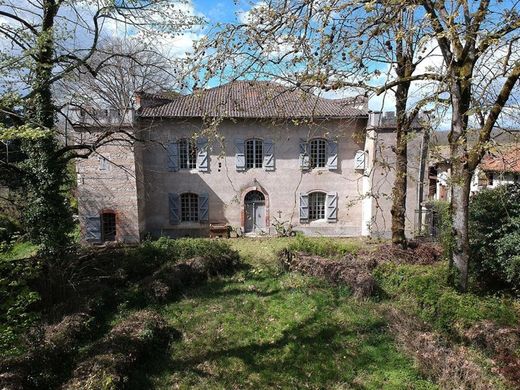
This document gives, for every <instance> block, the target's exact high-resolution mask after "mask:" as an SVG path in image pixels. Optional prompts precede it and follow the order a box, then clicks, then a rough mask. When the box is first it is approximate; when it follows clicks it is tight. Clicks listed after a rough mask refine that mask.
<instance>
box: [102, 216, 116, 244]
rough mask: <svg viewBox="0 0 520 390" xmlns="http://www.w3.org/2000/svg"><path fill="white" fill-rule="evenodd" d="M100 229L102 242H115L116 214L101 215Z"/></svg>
mask: <svg viewBox="0 0 520 390" xmlns="http://www.w3.org/2000/svg"><path fill="white" fill-rule="evenodd" d="M101 229H102V234H103V241H115V240H116V214H115V213H112V212H107V213H103V214H101Z"/></svg>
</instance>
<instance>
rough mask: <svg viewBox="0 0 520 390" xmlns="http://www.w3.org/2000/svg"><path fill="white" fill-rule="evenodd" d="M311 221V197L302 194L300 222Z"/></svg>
mask: <svg viewBox="0 0 520 390" xmlns="http://www.w3.org/2000/svg"><path fill="white" fill-rule="evenodd" d="M308 220H309V195H308V194H304V193H301V194H300V222H307V221H308Z"/></svg>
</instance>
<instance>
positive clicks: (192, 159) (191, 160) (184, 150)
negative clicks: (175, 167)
mask: <svg viewBox="0 0 520 390" xmlns="http://www.w3.org/2000/svg"><path fill="white" fill-rule="evenodd" d="M179 165H180V168H181V169H194V168H196V167H197V146H196V145H195V141H193V140H192V139H186V138H183V139H181V140H180V141H179Z"/></svg>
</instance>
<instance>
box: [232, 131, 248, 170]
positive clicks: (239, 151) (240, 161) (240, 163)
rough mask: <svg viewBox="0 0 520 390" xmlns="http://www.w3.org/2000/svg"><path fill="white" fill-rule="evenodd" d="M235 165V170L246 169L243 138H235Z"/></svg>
mask: <svg viewBox="0 0 520 390" xmlns="http://www.w3.org/2000/svg"><path fill="white" fill-rule="evenodd" d="M235 166H236V169H237V171H244V170H245V169H246V156H245V153H244V140H243V139H239V138H237V139H235Z"/></svg>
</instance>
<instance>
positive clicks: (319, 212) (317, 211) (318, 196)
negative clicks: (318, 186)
mask: <svg viewBox="0 0 520 390" xmlns="http://www.w3.org/2000/svg"><path fill="white" fill-rule="evenodd" d="M326 197H327V195H326V194H325V193H324V192H311V193H310V194H309V221H316V220H318V219H325V199H326Z"/></svg>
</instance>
